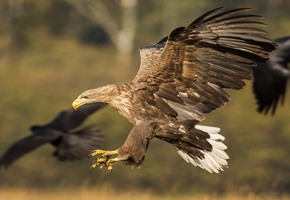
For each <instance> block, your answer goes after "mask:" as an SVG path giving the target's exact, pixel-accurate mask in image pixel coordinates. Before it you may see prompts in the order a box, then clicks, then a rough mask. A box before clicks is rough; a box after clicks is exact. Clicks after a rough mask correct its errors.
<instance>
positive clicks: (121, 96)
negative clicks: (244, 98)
mask: <svg viewBox="0 0 290 200" xmlns="http://www.w3.org/2000/svg"><path fill="white" fill-rule="evenodd" d="M220 9H221V8H217V9H214V10H211V11H209V12H207V13H205V14H204V15H202V16H201V17H199V18H198V19H196V20H195V21H193V22H192V23H191V24H190V25H188V26H187V27H180V28H177V29H175V30H173V31H172V32H171V33H170V35H169V36H168V37H165V38H163V39H162V40H160V41H159V42H157V43H156V44H154V45H152V46H146V47H143V48H141V49H140V55H141V64H140V69H139V71H138V73H137V75H136V76H135V78H134V79H133V80H132V81H131V82H129V83H124V84H112V85H107V86H104V87H100V88H97V89H91V90H87V91H85V92H84V93H82V94H81V95H79V97H78V98H77V99H76V100H75V101H74V102H73V107H74V108H75V109H77V108H78V107H80V106H82V105H84V104H89V103H95V102H105V103H107V104H109V105H110V106H112V107H114V108H116V109H117V110H118V111H119V113H120V114H121V115H123V116H124V117H126V118H127V119H128V120H129V121H130V122H131V123H132V124H134V127H133V128H132V130H131V132H130V133H129V135H128V137H127V140H126V141H125V143H124V144H123V145H122V146H121V147H120V148H118V149H117V150H114V151H104V150H95V151H94V152H93V153H92V154H91V155H92V156H97V159H96V161H95V163H94V164H93V165H92V167H93V168H94V167H96V166H97V165H100V167H101V168H102V167H107V169H108V170H111V169H112V164H114V163H116V162H119V161H124V162H125V163H127V164H131V165H140V164H141V163H142V161H143V160H144V157H145V153H146V150H147V147H148V145H149V142H150V140H151V139H153V138H154V137H155V138H159V139H161V140H164V141H166V142H168V143H171V144H172V145H173V146H174V147H175V148H176V150H177V152H178V153H179V154H180V156H181V157H182V158H183V159H184V160H185V161H186V162H188V163H191V164H193V165H194V166H199V167H201V168H203V169H205V170H207V171H209V172H216V173H218V172H219V171H220V170H223V167H225V166H227V161H226V160H227V159H228V155H227V154H226V153H225V151H224V150H225V149H226V148H227V147H226V146H225V144H224V143H223V141H224V137H223V136H222V135H220V134H219V131H220V129H219V128H216V127H209V126H202V125H197V124H198V123H199V122H200V121H202V120H204V119H205V114H206V113H209V112H211V111H212V110H214V109H216V108H219V107H220V106H222V105H225V104H226V102H228V101H229V100H230V97H229V95H228V94H227V93H226V92H225V91H224V90H223V88H231V89H241V88H242V87H243V86H244V85H245V83H244V82H243V79H251V77H252V68H253V67H254V66H256V62H264V61H265V60H267V59H268V56H269V52H270V51H272V50H273V49H274V48H275V45H274V43H273V42H272V41H271V40H269V39H267V38H266V37H265V31H263V30H260V29H259V28H257V27H259V26H261V25H264V24H263V23H261V22H260V21H259V19H260V17H259V16H257V15H248V14H243V12H244V11H247V10H248V9H246V8H241V9H234V10H229V11H226V12H221V11H220ZM113 156H115V157H113Z"/></svg>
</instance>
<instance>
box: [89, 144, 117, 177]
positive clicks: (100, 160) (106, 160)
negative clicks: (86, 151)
mask: <svg viewBox="0 0 290 200" xmlns="http://www.w3.org/2000/svg"><path fill="white" fill-rule="evenodd" d="M113 155H118V152H117V151H105V150H100V149H96V150H94V151H93V152H92V153H91V154H90V156H97V158H96V160H95V162H94V163H93V164H92V166H91V168H96V167H97V166H98V165H99V168H100V169H102V168H104V167H106V168H107V170H108V171H109V172H111V171H112V170H113V166H112V164H113V163H115V162H117V161H118V160H117V159H116V158H115V159H111V157H112V156H113Z"/></svg>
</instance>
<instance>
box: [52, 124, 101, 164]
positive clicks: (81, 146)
mask: <svg viewBox="0 0 290 200" xmlns="http://www.w3.org/2000/svg"><path fill="white" fill-rule="evenodd" d="M104 143H105V142H104V138H103V135H102V134H101V131H100V129H99V128H98V127H97V126H87V127H85V128H83V129H81V130H78V131H76V132H72V133H71V134H66V135H65V136H64V137H63V138H62V141H61V142H60V144H59V145H58V147H57V149H56V151H55V152H54V154H53V155H54V156H56V157H57V158H58V159H59V160H78V159H82V158H84V157H87V156H88V155H89V154H90V153H91V152H92V151H93V150H94V149H96V148H100V147H102V146H103V145H104Z"/></svg>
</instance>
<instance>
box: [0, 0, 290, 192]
mask: <svg viewBox="0 0 290 200" xmlns="http://www.w3.org/2000/svg"><path fill="white" fill-rule="evenodd" d="M116 2H117V1H111V2H110V3H108V5H110V4H112V5H114V6H116V4H117V3H116ZM166 2H167V0H164V1H153V0H148V1H139V2H138V10H137V13H138V20H137V21H138V24H137V38H136V44H135V49H136V52H135V53H134V55H133V57H132V61H131V62H129V63H122V64H119V62H118V61H117V60H116V59H115V57H116V51H115V49H114V48H113V46H112V45H111V43H110V41H109V39H108V37H107V35H106V33H105V32H104V30H103V29H102V27H101V26H100V25H98V24H95V23H93V22H91V21H90V20H89V19H87V18H86V17H84V16H82V15H81V14H79V13H78V12H77V10H75V9H74V8H73V7H71V6H70V5H69V4H67V3H66V1H64V0H51V1H32V0H26V1H21V0H7V1H1V2H0V6H1V7H0V10H1V12H0V13H1V14H0V15H1V17H0V21H1V26H0V80H1V84H0V91H1V100H0V101H1V104H0V109H1V115H0V153H2V152H3V151H4V150H5V149H6V148H7V147H8V146H9V145H10V144H11V143H12V142H14V141H15V140H17V139H18V138H21V137H23V136H25V135H27V134H29V132H28V128H29V126H30V125H32V124H41V123H46V122H47V121H49V120H51V119H52V118H53V117H54V115H55V114H56V113H58V112H59V111H60V110H61V109H66V108H68V107H69V106H70V105H71V102H72V101H73V100H74V99H75V97H76V96H77V95H78V94H79V93H80V92H82V91H84V90H86V89H89V88H94V87H97V86H101V85H105V84H109V83H115V82H124V81H129V80H131V79H132V77H133V76H134V74H135V73H136V71H137V70H138V66H139V57H138V51H137V48H138V47H139V46H142V45H148V44H152V43H154V42H155V41H157V40H159V39H160V38H162V37H163V36H164V32H165V31H166V32H167V33H169V31H170V30H172V29H173V28H175V27H178V26H184V25H187V24H188V23H190V22H191V21H192V20H193V19H195V18H196V17H198V16H199V15H200V14H202V13H204V12H205V11H207V10H209V9H212V8H215V7H218V6H224V7H225V8H227V9H229V8H237V7H250V8H252V12H253V13H257V14H260V15H262V16H264V18H265V22H266V23H267V24H268V25H269V26H268V27H266V30H267V31H269V33H270V34H269V37H271V38H276V37H281V36H284V35H289V34H290V12H289V9H290V3H289V1H287V0H284V1H283V0H280V1H277V0H267V1H264V0H259V1H251V0H245V1H229V0H224V1H216V0H203V1H193V0H183V1H177V0H175V1H174V0H172V4H173V5H175V6H171V7H170V6H168V5H165V4H166ZM109 8H110V7H108V9H109ZM114 9H116V8H115V7H114ZM166 12H174V13H173V14H172V15H168V13H166ZM168 17H169V19H167V18H168ZM230 93H231V94H232V102H230V103H229V104H228V105H227V106H226V107H223V108H221V109H218V110H216V111H214V112H212V113H210V114H208V115H207V119H206V120H205V121H204V122H203V124H207V125H211V126H218V127H221V128H222V131H221V133H222V134H223V135H224V136H225V137H226V144H227V146H228V150H227V152H228V154H229V155H230V160H229V168H228V169H225V172H222V173H220V174H209V173H208V172H206V171H204V170H202V169H199V168H196V167H193V166H191V165H189V164H187V163H185V162H184V161H183V160H182V159H181V158H180V157H179V156H178V154H177V153H176V152H175V150H174V149H173V148H172V147H171V146H170V145H168V144H166V143H165V142H163V141H159V140H157V139H155V140H153V141H152V143H151V145H150V148H149V150H148V153H147V157H146V160H145V162H144V165H143V167H142V168H141V169H134V170H132V169H131V168H129V167H127V166H124V165H120V164H119V165H118V166H116V167H115V168H114V169H115V170H114V171H113V173H111V174H107V173H106V172H105V171H98V170H90V169H89V166H90V160H89V159H84V160H82V161H77V162H66V163H59V162H58V161H56V160H55V159H53V158H52V157H51V156H50V155H49V153H48V152H51V150H50V148H51V147H49V146H46V147H43V148H41V149H39V150H38V151H36V152H33V153H31V154H30V155H27V156H25V157H23V158H22V159H21V160H19V161H18V162H16V163H15V164H14V166H12V167H11V168H10V169H9V170H7V171H3V170H2V171H0V186H7V187H10V186H31V187H79V186H80V185H81V186H88V187H95V186H96V187H99V186H102V187H105V186H108V187H113V188H116V189H140V190H143V189H146V190H152V191H154V192H163V193H165V192H171V193H177V192H196V193H198V192H203V191H206V192H209V193H223V192H228V191H239V192H247V191H253V192H269V191H270V192H277V193H286V192H288V193H289V188H290V159H289V152H290V124H289V119H290V112H289V111H290V101H289V99H290V97H289V96H290V91H289V89H288V93H289V94H288V96H287V98H286V99H285V105H284V106H283V107H282V108H281V107H279V108H278V112H277V114H276V115H275V116H274V117H270V116H267V117H265V116H262V115H259V114H257V113H256V112H255V108H256V105H255V100H254V95H253V94H252V91H251V82H248V83H247V87H246V88H245V89H244V90H241V91H230ZM90 123H96V124H98V125H99V126H100V127H101V128H102V129H103V132H104V133H105V134H106V138H107V145H108V146H107V149H115V148H117V147H119V146H120V145H121V144H122V143H123V142H124V140H125V138H126V136H127V134H128V132H129V130H130V128H131V125H130V124H129V122H127V120H126V119H124V118H122V117H121V116H120V115H119V114H118V113H117V111H115V110H114V109H112V108H109V107H108V108H105V109H103V110H101V111H100V112H98V113H96V114H94V115H93V116H92V117H91V118H90V119H89V121H88V122H86V124H90Z"/></svg>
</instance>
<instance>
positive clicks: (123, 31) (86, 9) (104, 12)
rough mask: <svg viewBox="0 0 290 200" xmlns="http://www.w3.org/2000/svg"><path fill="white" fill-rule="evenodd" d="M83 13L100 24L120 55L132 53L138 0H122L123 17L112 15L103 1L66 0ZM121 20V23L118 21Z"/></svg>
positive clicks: (120, 4)
mask: <svg viewBox="0 0 290 200" xmlns="http://www.w3.org/2000/svg"><path fill="white" fill-rule="evenodd" d="M66 1H67V2H68V3H69V4H71V5H73V6H74V7H75V8H76V9H77V10H78V11H79V12H80V13H81V14H82V15H84V16H86V17H88V18H89V19H90V20H92V21H93V22H94V23H96V24H100V25H101V26H102V27H103V28H104V30H105V31H106V32H107V34H108V35H109V37H110V40H111V41H112V43H113V44H114V46H115V47H116V49H117V51H118V54H119V57H121V58H124V57H129V56H130V55H131V52H132V49H133V45H134V39H135V34H136V18H137V14H136V7H137V0H120V1H119V7H120V10H121V15H122V16H121V18H120V17H119V16H118V15H116V16H114V15H112V14H111V13H110V12H109V8H108V7H106V5H105V4H104V3H103V2H102V1H95V0H82V1H79V0H66ZM119 20H120V23H118V21H119Z"/></svg>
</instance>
